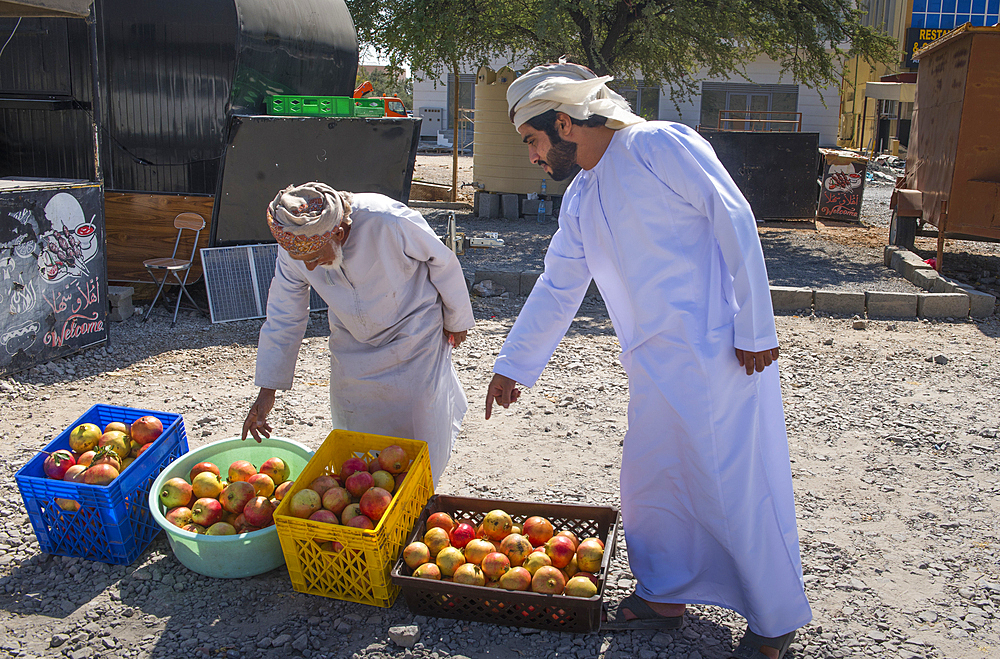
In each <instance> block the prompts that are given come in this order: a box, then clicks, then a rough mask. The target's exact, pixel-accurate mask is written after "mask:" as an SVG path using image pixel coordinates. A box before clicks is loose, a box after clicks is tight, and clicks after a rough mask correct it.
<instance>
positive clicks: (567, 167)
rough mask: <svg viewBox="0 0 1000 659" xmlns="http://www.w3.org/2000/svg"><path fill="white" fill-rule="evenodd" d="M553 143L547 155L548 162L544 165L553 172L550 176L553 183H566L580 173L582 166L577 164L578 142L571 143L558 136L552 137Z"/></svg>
mask: <svg viewBox="0 0 1000 659" xmlns="http://www.w3.org/2000/svg"><path fill="white" fill-rule="evenodd" d="M550 141H551V143H552V146H551V148H549V152H548V154H546V158H547V159H546V160H543V161H542V163H543V164H546V165H548V166H549V169H551V170H552V172H551V173H550V174H549V176H551V177H552V180H553V181H565V180H566V179H568V178H570V177H571V176H576V174H577V172H579V171H580V169H581V167H580V165H578V164H576V142H569V141H567V140H564V139H563V138H561V137H559V135H556V136H555V137H554V138H551V137H550Z"/></svg>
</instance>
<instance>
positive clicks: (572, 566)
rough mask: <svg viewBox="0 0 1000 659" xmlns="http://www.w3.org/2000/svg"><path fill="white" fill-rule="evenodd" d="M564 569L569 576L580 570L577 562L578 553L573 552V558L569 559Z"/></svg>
mask: <svg viewBox="0 0 1000 659" xmlns="http://www.w3.org/2000/svg"><path fill="white" fill-rule="evenodd" d="M562 571H563V572H565V573H566V576H567V577H572V576H573V575H574V574H576V573H577V572H579V571H580V566H579V565H577V563H576V554H573V558H571V559H569V565H567V566H566V567H564V568H563V569H562Z"/></svg>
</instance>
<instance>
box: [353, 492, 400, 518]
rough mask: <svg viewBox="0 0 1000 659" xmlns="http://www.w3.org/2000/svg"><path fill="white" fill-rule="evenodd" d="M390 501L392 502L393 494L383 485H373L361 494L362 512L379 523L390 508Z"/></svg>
mask: <svg viewBox="0 0 1000 659" xmlns="http://www.w3.org/2000/svg"><path fill="white" fill-rule="evenodd" d="M390 503H392V494H390V493H389V492H387V491H385V490H383V489H382V488H381V487H372V488H370V489H368V490H367V491H365V493H364V494H362V495H361V501H360V502H359V505H360V506H361V512H362V513H364V515H365V516H367V517H368V518H369V519H371V520H372V521H373V522H375V523H376V524H377V523H378V522H379V520H381V519H382V516H383V515H385V511H386V510H388V509H389V504H390Z"/></svg>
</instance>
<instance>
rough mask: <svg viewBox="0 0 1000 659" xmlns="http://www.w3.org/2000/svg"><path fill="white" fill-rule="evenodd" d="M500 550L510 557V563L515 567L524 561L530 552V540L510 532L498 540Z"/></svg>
mask: <svg viewBox="0 0 1000 659" xmlns="http://www.w3.org/2000/svg"><path fill="white" fill-rule="evenodd" d="M500 551H502V552H503V553H504V555H505V556H506V557H507V558H508V559H510V564H511V565H513V566H515V567H516V566H518V565H521V564H522V563H524V559H526V558H527V557H528V554H530V553H531V551H532V548H531V542H529V541H528V539H527V538H526V537H524V536H523V535H519V534H517V533H511V534H510V535H508V536H507V537H506V538H504V539H503V540H501V541H500Z"/></svg>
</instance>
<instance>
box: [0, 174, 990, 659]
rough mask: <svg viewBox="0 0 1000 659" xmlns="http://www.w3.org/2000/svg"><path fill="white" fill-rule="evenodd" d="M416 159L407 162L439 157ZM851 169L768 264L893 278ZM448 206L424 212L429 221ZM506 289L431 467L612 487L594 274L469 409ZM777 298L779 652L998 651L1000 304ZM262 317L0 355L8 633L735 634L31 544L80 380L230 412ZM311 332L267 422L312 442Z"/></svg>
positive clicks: (986, 262)
mask: <svg viewBox="0 0 1000 659" xmlns="http://www.w3.org/2000/svg"><path fill="white" fill-rule="evenodd" d="M426 158H427V156H421V159H423V160H424V161H423V162H422V163H420V165H419V167H418V175H420V174H424V175H425V176H427V177H428V180H433V178H431V177H430V176H429V175H427V174H426V172H427V171H428V167H427V164H428V163H427V162H426V160H425V159H426ZM435 158H436V157H435ZM448 160H449V161H450V157H448ZM439 162H440V160H438V161H433V160H432V161H431V164H437V163H439ZM447 175H448V176H450V171H448V174H447ZM866 193H870V194H866V218H865V219H864V221H863V223H862V224H861V225H855V226H836V227H833V226H826V225H823V224H822V223H819V222H817V223H816V224H812V223H809V224H805V223H804V224H803V225H802V226H795V227H791V226H784V225H782V226H771V225H765V226H763V227H761V235H762V242H763V243H764V245H765V253H766V254H767V258H768V269H769V273H770V275H771V279H772V283H775V284H782V285H802V286H813V287H835V286H842V287H857V288H859V289H861V290H878V289H883V290H896V289H895V288H884V287H903V288H901V290H902V289H905V286H909V284H908V283H906V282H905V281H902V280H900V279H899V278H898V277H896V276H895V275H894V274H893V273H891V272H890V271H886V270H885V269H884V267H881V268H880V267H879V266H880V265H881V247H882V246H883V245H884V244H885V236H886V228H885V222H886V213H885V212H884V208H883V207H882V206H881V202H883V201H884V200H885V199H886V198H887V191H886V189H884V187H879V186H877V185H873V186H872V187H871V188H870V190H868V191H866ZM446 213H447V212H446V211H433V210H428V211H427V213H426V215H427V216H428V217H429V219H430V220H431V222H432V224H434V225H435V228H436V229H437V228H439V227H440V226H441V225H442V223H443V222H444V220H445V218H446ZM459 215H460V223H461V224H462V226H463V227H464V229H465V230H466V231H468V232H470V233H475V232H478V231H498V232H499V233H501V237H503V238H504V239H505V241H506V243H507V244H506V245H505V247H504V248H498V249H496V250H485V251H483V252H481V253H477V254H470V255H467V256H466V257H465V258H464V259H463V265H464V266H465V268H466V270H467V272H471V271H474V270H475V269H476V268H489V269H500V268H504V267H505V268H508V269H511V270H525V269H530V268H529V267H528V266H538V265H540V261H541V257H542V255H543V252H544V245H545V241H546V239H547V237H548V235H550V234H551V232H552V231H553V230H554V225H538V224H537V223H534V222H529V221H524V220H522V221H520V222H516V223H514V222H508V223H501V222H497V221H487V220H478V219H475V218H472V217H471V213H468V212H465V213H460V214H459ZM880 236H881V237H880ZM918 246H919V245H918ZM950 249H951V250H953V252H954V256H953V257H951V258H950V259H949V261H947V262H948V263H953V264H956V265H961V266H962V267H966V266H968V270H967V272H966V274H965V275H963V276H964V277H965V279H966V280H967V281H970V282H973V283H976V282H978V285H980V286H981V287H983V288H984V290H988V288H989V287H990V286H991V285H993V283H994V282H995V279H994V280H993V282H990V281H987V280H989V279H991V278H995V277H996V276H997V272H998V268H997V264H998V259H997V257H996V255H995V254H994V252H993V251H992V250H991V248H990V246H988V245H983V244H980V243H971V244H968V245H956V244H952V245H951V246H950ZM949 254H952V252H949ZM948 274H949V276H958V274H959V273H958V272H957V271H956V272H948ZM522 303H523V298H511V297H509V296H508V297H490V298H478V297H477V298H474V300H473V307H474V309H475V312H476V317H477V323H478V324H477V327H476V328H475V329H474V330H473V331H471V332H470V334H469V340H468V341H467V342H466V343H465V344H463V345H462V346H461V348H460V349H459V350H458V351H457V352H456V354H455V364H456V367H457V369H458V372H459V376H460V378H461V380H462V382H463V384H464V385H465V390H466V392H467V394H468V397H469V401H470V411H469V413H468V414H467V416H466V419H465V427H464V429H463V432H462V434H461V436H460V438H459V440H458V443H457V447H456V450H455V453H454V455H453V457H452V459H451V462H450V464H449V466H448V469H447V471H446V472H445V474H444V476H443V477H442V479H441V482H440V483H439V486H438V488H437V490H438V492H441V493H447V494H454V495H457V496H470V497H480V498H497V499H514V500H524V501H537V502H565V503H574V504H583V505H595V506H596V505H601V506H607V505H610V506H617V505H618V481H617V471H618V466H619V464H620V455H621V440H622V436H623V433H624V431H625V426H626V413H625V412H626V404H627V388H626V381H625V377H624V373H623V371H622V369H621V367H620V366H619V364H618V362H617V350H618V348H617V342H616V340H615V337H614V333H613V331H612V328H611V324H610V321H609V319H608V315H607V312H606V310H605V308H604V306H603V304H602V303H601V301H600V300H599V299H597V298H588V299H587V300H586V301H585V303H584V305H583V306H582V308H581V310H580V312H579V314H578V316H577V319H576V321H575V322H574V324H573V326H572V327H571V329H570V331H569V333H568V335H567V337H566V338H565V339H564V340H563V342H562V343H561V344H560V346H559V348H558V349H557V351H556V354H555V356H554V357H553V360H552V362H551V363H550V365H549V367H548V368H547V369H546V371H545V373H544V374H543V376H542V379H541V380H540V381H539V383H538V384H537V385H536V386H535V387H533V388H531V389H529V390H527V391H525V392H524V395H523V397H522V400H521V401H520V402H519V403H518V404H517V405H515V406H513V407H511V408H510V410H506V411H504V410H500V411H499V412H497V413H495V417H494V419H492V420H491V421H489V422H486V421H485V420H484V419H483V403H484V395H485V393H484V390H485V386H486V383H487V382H488V381H489V377H490V372H491V365H492V361H493V358H494V356H495V354H496V352H497V350H498V349H499V347H500V345H501V343H502V342H503V338H504V336H505V335H506V332H507V330H508V329H509V327H510V325H511V324H512V322H513V320H514V318H515V317H516V314H517V312H518V310H519V308H520V306H521V304H522ZM776 321H777V327H778V334H779V339H780V342H781V349H782V353H781V359H780V367H781V380H782V389H783V394H784V401H785V411H786V415H787V422H788V434H789V444H790V450H791V457H792V473H793V477H794V485H795V491H796V498H797V510H798V518H799V532H800V540H801V547H802V559H803V567H804V572H805V580H806V587H807V593H808V595H809V598H810V601H811V603H812V606H813V612H814V620H813V622H812V623H811V624H810V625H808V626H807V627H805V628H804V629H803V630H801V632H800V634H799V638H798V640H797V641H796V643H795V644H794V645H793V646H792V647H793V650H792V652H790V653H789V655H788V656H789V657H798V658H802V657H810V658H813V657H816V658H827V657H838V658H839V657H866V656H872V657H893V658H895V657H898V658H901V659H903V658H907V659H908V658H911V657H921V658H929V659H930V658H933V659H939V658H946V657H947V658H955V659H978V658H980V657H984V658H985V657H991V656H1000V620H998V617H1000V612H998V608H1000V570H998V568H997V562H998V558H1000V555H998V552H1000V544H998V543H1000V540H998V533H1000V529H998V527H997V522H996V520H997V519H998V513H1000V499H998V495H1000V475H998V470H1000V412H998V408H997V406H996V404H995V398H996V392H997V390H998V386H1000V375H998V373H997V369H996V364H997V363H998V360H1000V318H998V317H997V316H995V315H994V316H992V317H990V318H987V319H978V320H964V321H956V322H928V321H924V320H896V321H885V320H871V321H869V322H868V324H867V326H866V327H865V328H864V329H860V330H856V329H853V324H852V321H851V319H850V318H837V317H817V316H790V315H789V316H779V317H777V319H776ZM260 323H261V321H259V320H255V321H242V322H236V323H228V324H216V325H212V324H211V323H210V322H209V321H208V320H207V319H205V318H203V317H200V316H197V315H193V314H189V313H185V314H182V317H181V318H180V319H179V320H178V324H177V327H176V328H173V329H171V328H170V325H169V315H168V314H167V313H166V312H162V311H157V312H155V313H154V315H153V317H152V318H151V319H150V321H149V322H148V323H146V324H142V323H140V322H139V321H138V318H133V319H130V320H128V321H126V322H123V323H117V324H114V325H113V326H112V343H111V345H110V346H108V347H107V348H104V347H102V348H98V349H93V350H88V351H86V352H84V353H82V354H80V355H77V356H74V357H71V358H66V359H61V360H57V361H56V362H52V363H49V364H46V365H42V366H39V367H37V368H33V369H31V370H30V371H28V372H23V373H18V374H15V375H13V376H9V377H7V378H5V379H0V400H2V401H3V408H4V410H5V414H3V415H2V418H0V436H2V437H3V438H4V442H3V444H2V447H0V456H2V460H0V483H2V484H3V487H2V488H0V593H3V596H2V597H0V653H2V654H3V655H4V656H11V657H60V656H65V657H70V658H72V659H84V658H88V657H94V658H98V657H100V658H107V659H111V658H116V659H117V658H123V659H124V658H132V657H143V658H145V657H199V656H204V657H217V656H224V657H268V658H271V657H273V658H275V659H278V658H284V657H298V656H302V657H308V658H310V659H313V658H318V657H359V658H365V659H376V658H381V657H392V658H393V659H398V658H403V657H420V658H427V659H444V658H446V657H447V658H455V657H463V656H464V657H498V658H501V659H508V658H510V659H513V658H515V657H522V658H523V657H545V658H550V657H579V658H581V659H582V658H584V657H588V658H589V657H606V658H609V659H610V658H612V657H615V658H618V657H621V658H625V657H641V658H642V659H653V658H667V657H669V658H676V659H701V658H704V659H714V658H717V657H725V656H726V651H727V650H728V649H729V648H731V647H732V644H733V642H734V640H736V639H738V638H739V635H740V633H741V631H742V628H743V621H742V620H741V619H740V618H739V616H736V615H735V614H732V613H730V612H728V611H725V610H723V609H719V608H716V607H707V606H692V607H690V608H689V613H690V615H689V616H688V621H687V624H686V626H685V628H684V629H683V630H682V631H679V632H667V633H654V632H629V633H592V634H586V635H572V634H563V633H554V632H536V631H534V630H529V629H518V628H510V627H501V626H495V625H482V624H478V623H466V622H462V621H455V620H448V619H439V618H426V617H421V616H414V615H412V614H411V613H410V612H409V610H408V609H407V607H406V604H405V603H404V602H403V601H402V599H400V600H399V601H397V602H396V604H395V605H394V606H393V607H391V608H389V609H380V608H375V607H368V606H364V605H359V604H353V603H348V602H342V601H339V600H333V599H328V598H323V597H318V596H313V595H305V594H301V593H296V592H295V591H293V589H292V587H291V585H290V582H289V578H288V573H287V570H286V569H285V568H283V567H282V568H279V569H277V570H274V571H272V572H270V573H268V574H265V575H262V576H260V577H255V578H250V579H242V580H215V579H208V578H205V577H201V576H199V575H197V574H195V573H193V572H190V571H188V570H187V569H185V568H184V567H183V566H181V565H180V564H179V563H178V562H177V561H176V559H175V558H174V557H173V555H172V552H171V550H170V548H169V546H168V544H167V542H166V540H165V538H164V537H163V534H161V535H160V536H158V537H157V538H156V539H155V540H154V541H153V542H152V544H151V545H150V547H149V548H148V549H147V550H146V551H145V552H144V553H143V554H142V555H141V556H140V558H139V559H137V560H136V561H135V562H134V563H133V564H132V565H129V566H127V567H121V566H110V565H105V564H102V563H97V562H92V561H83V560H79V559H74V558H62V557H58V556H50V555H47V554H44V553H41V552H40V551H39V548H38V542H37V540H36V538H35V535H34V533H33V531H32V529H31V526H30V524H29V522H28V516H27V514H26V513H25V509H24V505H23V502H22V501H21V498H20V496H19V494H18V491H17V486H16V485H15V482H14V473H15V472H16V470H17V469H19V468H20V467H21V466H22V465H23V464H24V463H25V462H26V461H27V460H28V459H30V457H31V456H32V455H34V454H35V453H36V452H37V451H38V450H39V448H41V447H42V446H43V445H44V444H45V443H47V442H48V441H50V439H51V438H52V437H53V436H54V435H55V434H56V433H58V432H59V431H60V430H61V429H62V428H64V427H66V426H67V425H69V424H71V423H72V422H73V421H74V420H75V419H76V418H78V417H79V416H80V415H81V414H82V413H83V412H84V411H86V409H88V408H89V407H90V406H91V405H92V404H95V403H108V404H113V405H121V406H129V407H139V408H147V409H157V410H164V411H170V412H175V413H180V414H182V415H183V417H184V421H185V426H186V429H187V433H188V439H189V444H190V446H191V448H196V447H199V446H203V445H205V444H207V443H209V442H213V441H216V440H219V439H224V438H228V437H233V436H236V435H238V434H239V431H240V426H241V424H242V421H243V418H244V415H245V414H246V410H247V409H248V407H249V405H250V403H251V401H252V400H253V398H254V396H255V395H256V391H255V390H254V388H253V385H252V377H253V364H254V354H255V345H256V337H257V333H258V331H259V328H260ZM327 334H328V329H327V326H326V319H325V315H324V314H322V313H317V314H313V318H312V319H311V322H310V325H309V329H308V332H307V340H306V342H305V345H304V347H303V349H302V351H301V353H300V355H299V363H298V367H297V370H296V381H295V386H294V388H293V389H292V391H290V392H287V393H284V394H282V395H280V396H279V398H278V402H277V405H276V408H275V411H274V413H273V415H272V420H273V422H275V427H276V432H277V433H278V434H280V436H282V437H287V438H290V439H295V440H297V441H300V442H302V443H305V444H307V445H310V446H313V447H316V446H318V445H319V444H320V442H321V441H322V439H323V438H324V437H325V436H326V435H327V433H328V432H329V430H330V428H329V418H328V415H327V409H328V397H327V389H326V384H327V379H328V372H329V371H328V366H327V365H328V359H329V355H328V352H327V350H326V341H325V336H326V335H327ZM618 541H619V552H618V554H617V556H616V558H615V560H614V562H613V568H612V570H611V574H610V575H608V585H607V589H606V591H605V599H606V601H607V602H609V604H611V605H612V606H613V605H614V604H615V603H616V602H617V601H618V600H619V599H620V598H621V597H623V596H624V595H625V594H627V593H628V592H630V590H631V588H632V585H633V584H632V577H631V574H630V572H629V570H628V563H627V560H626V559H625V553H624V551H623V548H624V537H623V536H620V537H619V538H618ZM393 639H395V640H393ZM407 645H409V646H410V647H405V646H407Z"/></svg>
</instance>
